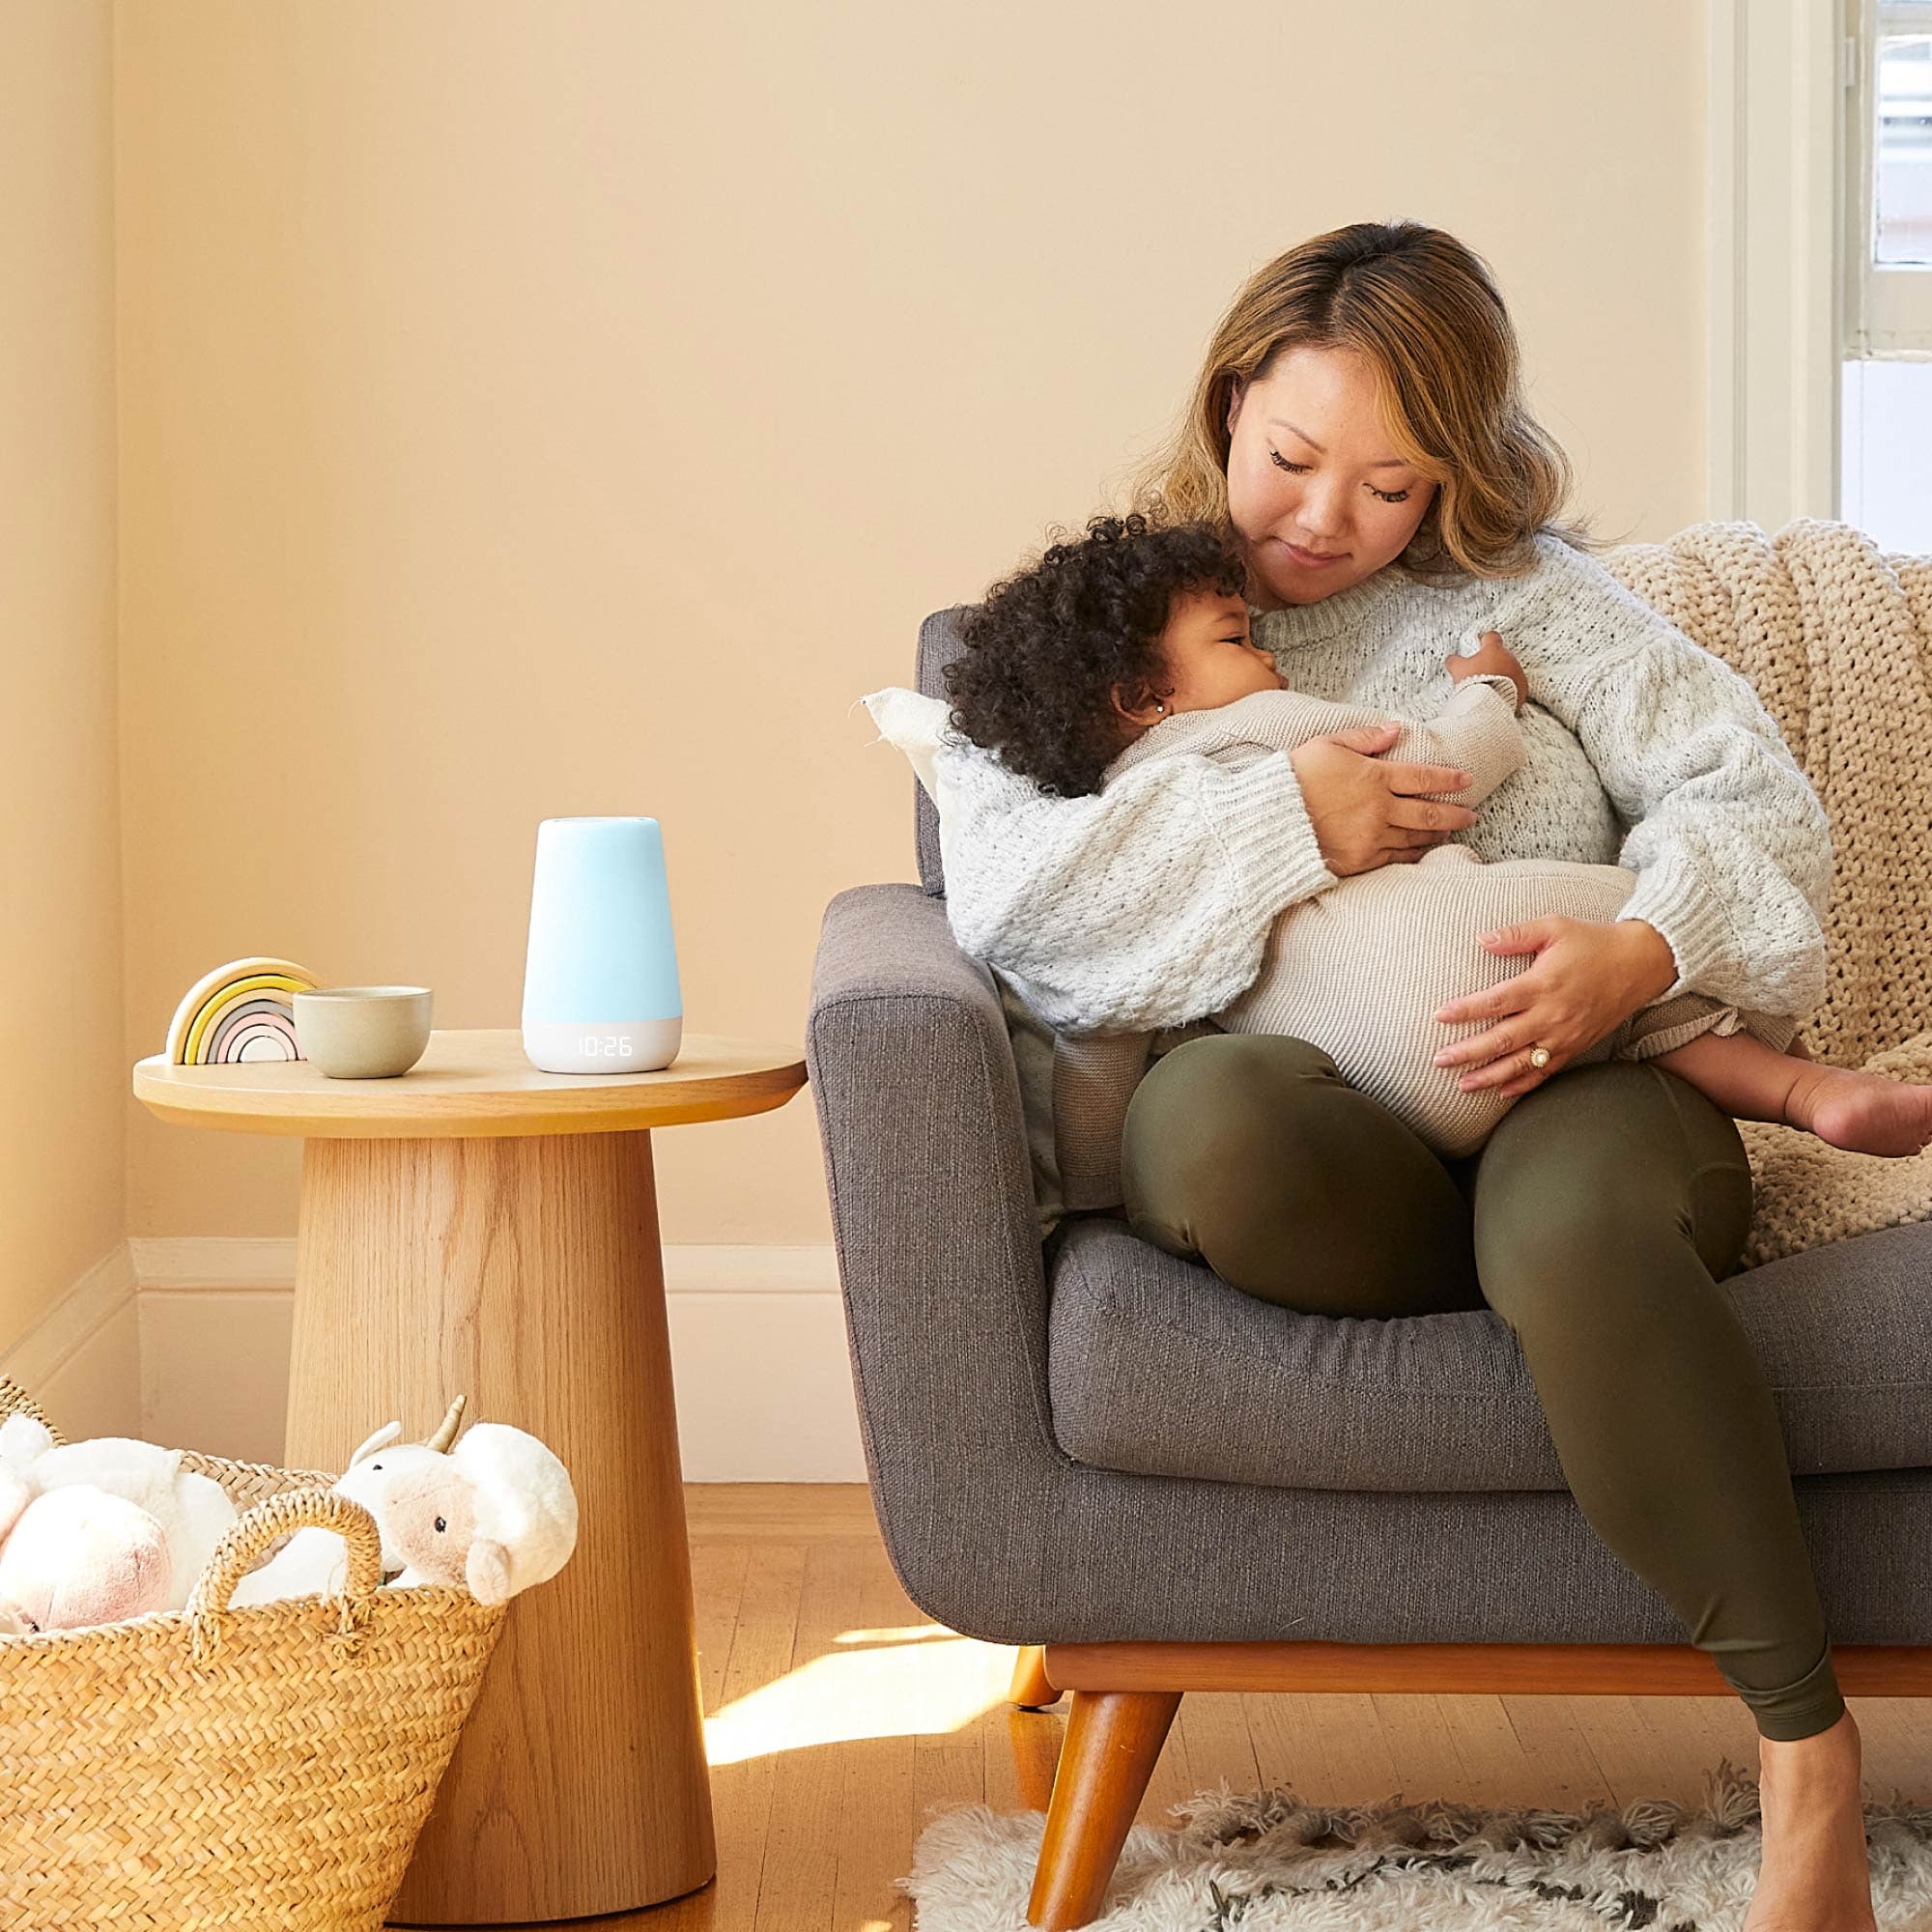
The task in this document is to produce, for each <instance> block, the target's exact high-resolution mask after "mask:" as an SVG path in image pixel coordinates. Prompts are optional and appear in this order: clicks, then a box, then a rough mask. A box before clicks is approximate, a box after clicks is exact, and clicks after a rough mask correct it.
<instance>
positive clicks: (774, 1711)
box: [704, 1624, 1015, 1765]
mask: <svg viewBox="0 0 1932 1932" xmlns="http://www.w3.org/2000/svg"><path fill="white" fill-rule="evenodd" d="M833 1641H834V1642H835V1643H836V1644H838V1645H840V1646H845V1647H842V1648H840V1649H838V1650H837V1651H834V1652H832V1653H831V1654H830V1655H828V1656H825V1657H815V1658H813V1659H812V1660H811V1662H809V1663H804V1664H801V1665H799V1667H798V1668H797V1669H795V1670H788V1671H786V1672H785V1673H784V1675H783V1676H782V1677H777V1678H774V1679H773V1680H772V1682H771V1683H769V1684H763V1685H760V1686H759V1687H758V1689H757V1690H753V1691H751V1692H749V1693H748V1694H747V1695H745V1696H743V1697H739V1698H737V1699H735V1700H734V1701H733V1702H731V1703H729V1704H725V1705H723V1706H721V1707H720V1708H719V1709H718V1710H717V1711H716V1712H715V1713H713V1715H712V1716H711V1717H709V1718H707V1719H705V1721H704V1754H705V1757H706V1758H707V1759H708V1760H709V1761H710V1762H711V1763H712V1764H713V1765H721V1764H741V1763H743V1762H744V1761H745V1760H746V1759H748V1758H755V1757H764V1756H767V1755H769V1754H771V1753H773V1752H777V1751H786V1750H798V1749H801V1748H803V1747H807V1746H810V1745H832V1744H845V1743H849V1742H850V1741H852V1740H854V1739H858V1738H896V1737H932V1736H936V1735H939V1734H941V1733H944V1732H950V1731H957V1730H960V1729H963V1728H964V1727H965V1726H966V1725H968V1724H970V1723H971V1722H972V1721H973V1720H974V1719H976V1718H978V1717H979V1716H980V1714H981V1713H982V1712H984V1711H987V1710H990V1709H991V1708H992V1706H993V1705H995V1704H998V1703H1001V1702H1003V1701H1004V1700H1005V1698H1006V1695H1007V1690H1008V1687H1009V1684H1010V1683H1011V1680H1012V1670H1013V1658H1014V1655H1015V1653H1014V1652H1013V1651H1012V1650H1011V1649H1009V1648H1008V1647H1006V1646H1004V1645H1001V1644H991V1643H980V1642H979V1641H978V1640H977V1639H975V1638H973V1637H965V1636H955V1635H954V1634H952V1632H951V1631H947V1630H944V1629H942V1628H940V1627H939V1626H938V1625H936V1624H923V1625H908V1626H903V1627H889V1628H885V1629H880V1630H851V1631H843V1632H840V1633H839V1634H838V1636H836V1637H835V1638H834V1639H833Z"/></svg>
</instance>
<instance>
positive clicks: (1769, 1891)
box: [1744, 1710, 1878, 1932]
mask: <svg viewBox="0 0 1932 1932" xmlns="http://www.w3.org/2000/svg"><path fill="white" fill-rule="evenodd" d="M1758 1759H1759V1764H1758V1801H1759V1806H1760V1809H1761V1811H1762V1813H1763V1817H1764V1853H1763V1858H1762V1860H1761V1861H1760V1863H1759V1866H1758V1875H1757V1889H1756V1890H1755V1891H1754V1892H1753V1893H1752V1895H1751V1903H1750V1910H1749V1912H1748V1913H1747V1914H1746V1915H1745V1923H1744V1932H1878V1919H1877V1918H1876V1917H1875V1915H1874V1914H1873V1912H1872V1902H1871V1869H1870V1866H1869V1864H1868V1863H1867V1861H1866V1860H1867V1852H1866V1845H1865V1828H1864V1808H1863V1806H1864V1801H1863V1797H1862V1795H1861V1786H1860V1771H1861V1765H1862V1754H1861V1741H1860V1738H1859V1727H1858V1725H1857V1724H1856V1723H1855V1722H1853V1720H1852V1714H1851V1712H1850V1711H1849V1710H1847V1711H1846V1713H1845V1715H1844V1716H1843V1717H1842V1718H1840V1719H1838V1721H1837V1722H1836V1723H1835V1724H1833V1726H1832V1727H1831V1728H1830V1729H1829V1730H1825V1731H1820V1732H1819V1733H1818V1734H1817V1735H1816V1736H1815V1737H1809V1738H1801V1739H1799V1740H1798V1741H1797V1742H1796V1743H1795V1744H1787V1743H1784V1742H1781V1741H1780V1740H1778V1739H1776V1738H1760V1739H1759V1740H1758Z"/></svg>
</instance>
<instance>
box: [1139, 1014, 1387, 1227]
mask: <svg viewBox="0 0 1932 1932" xmlns="http://www.w3.org/2000/svg"><path fill="white" fill-rule="evenodd" d="M1352 1091H1353V1090H1352V1089H1350V1088H1349V1087H1348V1086H1347V1085H1346V1084H1345V1083H1344V1082H1343V1080H1342V1077H1341V1074H1340V1072H1339V1071H1338V1070H1337V1068H1336V1065H1335V1063H1334V1061H1333V1060H1332V1059H1330V1057H1329V1056H1328V1055H1327V1054H1326V1053H1324V1052H1323V1051H1322V1050H1321V1048H1320V1047H1318V1046H1314V1045H1311V1044H1310V1043H1309V1042H1308V1041H1307V1040H1305V1039H1296V1038H1294V1037H1292V1036H1289V1035H1285V1034H1210V1035H1206V1036H1203V1037H1200V1038H1198V1039H1190V1040H1185V1041H1183V1042H1182V1043H1181V1044H1180V1045H1179V1046H1177V1047H1175V1048H1173V1049H1172V1050H1171V1051H1170V1052H1168V1053H1166V1054H1163V1055H1162V1056H1161V1058H1160V1059H1158V1060H1157V1061H1155V1062H1154V1064H1153V1065H1152V1066H1151V1067H1150V1068H1149V1069H1148V1071H1147V1073H1146V1074H1145V1075H1144V1076H1143V1077H1142V1080H1141V1082H1140V1085H1139V1086H1138V1087H1136V1088H1135V1089H1134V1094H1133V1098H1132V1100H1131V1101H1130V1102H1129V1103H1128V1106H1127V1112H1126V1119H1125V1122H1124V1125H1123V1127H1122V1147H1121V1165H1122V1177H1123V1179H1125V1181H1126V1186H1127V1198H1128V1202H1129V1205H1130V1206H1131V1204H1132V1202H1133V1200H1134V1198H1135V1195H1136V1193H1137V1192H1138V1193H1139V1194H1141V1195H1142V1196H1143V1197H1145V1196H1147V1195H1149V1194H1151V1193H1153V1192H1163V1193H1171V1192H1173V1191H1174V1190H1175V1189H1176V1188H1177V1187H1179V1188H1189V1187H1192V1186H1195V1185H1198V1184H1201V1183H1204V1182H1208V1181H1218V1182H1221V1183H1222V1191H1226V1188H1227V1186H1228V1185H1229V1184H1232V1185H1234V1186H1236V1187H1238V1186H1239V1185H1241V1184H1242V1182H1243V1181H1245V1180H1246V1179H1249V1178H1257V1179H1258V1178H1260V1176H1261V1175H1262V1174H1263V1173H1265V1174H1267V1175H1268V1176H1269V1178H1270V1179H1272V1180H1274V1181H1277V1182H1278V1181H1279V1180H1280V1179H1283V1178H1285V1177H1287V1178H1292V1177H1293V1174H1294V1173H1296V1172H1300V1171H1304V1169H1305V1165H1306V1163H1305V1161H1304V1160H1302V1159H1301V1158H1300V1155H1301V1153H1302V1151H1303V1149H1304V1147H1305V1145H1306V1143H1307V1142H1308V1141H1309V1140H1310V1139H1311V1138H1312V1137H1314V1136H1315V1135H1316V1134H1318V1133H1319V1131H1320V1126H1319V1122H1320V1120H1321V1115H1322V1113H1323V1111H1324V1105H1325V1104H1327V1103H1330V1102H1331V1101H1332V1096H1333V1095H1334V1094H1336V1093H1338V1092H1339V1093H1342V1094H1349V1093H1352ZM1358 1097H1360V1096H1358Z"/></svg>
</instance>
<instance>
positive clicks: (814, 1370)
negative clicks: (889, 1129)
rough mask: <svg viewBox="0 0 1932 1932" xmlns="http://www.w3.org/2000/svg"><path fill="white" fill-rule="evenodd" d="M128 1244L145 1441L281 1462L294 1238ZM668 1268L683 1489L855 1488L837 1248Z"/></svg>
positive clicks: (702, 1252)
mask: <svg viewBox="0 0 1932 1932" xmlns="http://www.w3.org/2000/svg"><path fill="white" fill-rule="evenodd" d="M127 1247H128V1275H129V1278H130V1280H131V1282H132V1283H133V1284H134V1285H135V1286H134V1292H133V1293H132V1294H131V1295H130V1299H131V1300H133V1301H136V1302H138V1307H139V1337H140V1433H141V1434H142V1435H145V1436H147V1437H148V1438H149V1439H150V1440H151V1441H156V1442H167V1443H170V1444H179V1445H181V1446H184V1447H192V1448H197V1449H205V1450H208V1451H210V1452H212V1453H213V1454H216V1455H222V1456H239V1457H244V1458H246V1459H247V1460H249V1461H252V1462H263V1463H273V1462H279V1461H280V1460H281V1454H282V1430H283V1424H284V1419H285V1416H286V1412H287V1397H288V1359H289V1331H290V1323H291V1318H292V1310H293V1302H294V1292H295V1276H296V1244H295V1241H294V1240H293V1239H292V1238H282V1239H246V1238H234V1237H223V1236H210V1237H206V1238H202V1237H186V1238H180V1239H156V1238H152V1237H145V1236H144V1237H136V1238H133V1239H130V1240H129V1241H128V1244H127ZM664 1267H665V1293H666V1301H667V1306H668V1310H669V1326H670V1351H671V1374H672V1378H673V1379H674V1381H675V1384H676V1388H677V1423H678V1430H677V1434H678V1451H679V1460H680V1462H681V1463H682V1465H683V1470H684V1479H685V1481H686V1482H688V1483H863V1482H864V1481H865V1480H866V1459H865V1451H864V1449H863V1447H862V1445H861V1441H860V1435H859V1413H858V1405H857V1402H856V1399H855V1397H854V1393H853V1388H852V1373H851V1362H850V1356H849V1353H848V1350H847V1347H846V1340H845V1314H844V1309H843V1307H842V1305H841V1303H840V1300H839V1293H838V1270H837V1266H836V1264H835V1262H834V1259H833V1252H832V1249H831V1248H830V1247H829V1246H809V1247H780V1246H742V1247H726V1246H709V1245H700V1244H693V1245H688V1246H682V1247H676V1246H668V1247H667V1248H666V1249H665V1251H664ZM750 1297H755V1299H754V1300H753V1299H751V1298H750ZM16 1379H19V1380H26V1378H24V1377H16ZM28 1385H29V1386H32V1384H31V1382H29V1384H28ZM388 1419H389V1418H388V1417H387V1416H381V1415H378V1416H371V1417H368V1418H367V1426H368V1428H369V1429H376V1428H378V1427H380V1426H381V1425H382V1424H383V1423H384V1422H386V1421H387V1420H388ZM499 1419H501V1420H505V1421H508V1420H511V1419H512V1418H509V1417H502V1418H499Z"/></svg>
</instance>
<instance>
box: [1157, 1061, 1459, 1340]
mask: <svg viewBox="0 0 1932 1932" xmlns="http://www.w3.org/2000/svg"><path fill="white" fill-rule="evenodd" d="M1122 1180H1123V1183H1124V1192H1125V1196H1126V1206H1127V1218H1128V1224H1129V1225H1130V1226H1131V1227H1132V1228H1133V1230H1134V1232H1135V1233H1136V1234H1138V1235H1140V1236H1142V1237H1143V1238H1144V1239H1146V1240H1149V1241H1151V1242H1152V1243H1153V1244H1154V1245H1155V1246H1157V1247H1161V1248H1165V1249H1166V1250H1167V1251H1168V1252H1169V1253H1171V1254H1179V1255H1183V1256H1187V1257H1189V1258H1198V1259H1202V1260H1205V1261H1207V1262H1208V1264H1209V1265H1210V1266H1211V1267H1213V1268H1214V1270H1215V1271H1216V1272H1217V1273H1218V1274H1220V1275H1221V1276H1222V1277H1223V1278H1224V1279H1225V1280H1227V1281H1229V1282H1231V1283H1233V1284H1234V1285H1235V1286H1236V1287H1237V1288H1242V1289H1245V1290H1247V1292H1249V1293H1257V1294H1261V1295H1263V1296H1264V1298H1266V1299H1268V1300H1275V1301H1281V1302H1284V1303H1287V1304H1289V1305H1293V1306H1297V1307H1301V1308H1304V1309H1307V1310H1308V1311H1309V1312H1321V1313H1343V1312H1347V1313H1393V1312H1398V1311H1403V1312H1406V1311H1408V1310H1409V1309H1411V1308H1420V1307H1424V1306H1445V1305H1446V1306H1452V1307H1480V1306H1481V1294H1480V1292H1479V1290H1478V1289H1477V1286H1476V1281H1475V1270H1474V1265H1473V1262H1472V1260H1471V1258H1470V1254H1469V1242H1468V1209H1467V1206H1466V1204H1465V1203H1464V1201H1463V1197H1462V1195H1461V1194H1460V1193H1459V1192H1458V1191H1457V1189H1456V1187H1455V1185H1454V1183H1453V1182H1452V1181H1451V1179H1450V1178H1449V1176H1448V1174H1447V1172H1446V1170H1445V1169H1444V1168H1443V1166H1442V1164H1441V1163H1440V1162H1439V1161H1438V1160H1437V1159H1436V1158H1435V1155H1434V1154H1433V1153H1431V1152H1430V1151H1429V1150H1428V1148H1427V1147H1425V1146H1424V1145H1423V1143H1422V1142H1421V1141H1419V1140H1418V1139H1416V1137H1415V1136H1414V1135H1413V1134H1412V1133H1410V1132H1409V1130H1408V1129H1407V1128H1406V1126H1404V1125H1403V1123H1402V1122H1400V1121H1398V1120H1397V1119H1396V1118H1395V1116H1394V1115H1393V1114H1391V1113H1390V1112H1389V1111H1388V1110H1387V1109H1386V1108H1385V1107H1383V1106H1382V1105H1381V1103H1380V1102H1379V1101H1378V1100H1375V1099H1373V1098H1372V1097H1371V1096H1370V1095H1368V1094H1362V1093H1360V1092H1358V1091H1357V1090H1356V1089H1354V1088H1352V1087H1350V1086H1349V1084H1348V1083H1347V1082H1346V1081H1345V1080H1343V1078H1342V1077H1341V1074H1340V1073H1339V1072H1338V1071H1337V1069H1336V1066H1335V1063H1334V1061H1333V1060H1332V1059H1331V1058H1330V1056H1329V1055H1328V1054H1327V1053H1325V1052H1324V1051H1322V1050H1321V1048H1320V1047H1317V1046H1314V1045H1311V1044H1310V1043H1309V1042H1308V1041H1306V1040H1302V1039H1297V1038H1294V1037H1291V1036H1286V1035H1280V1034H1224V1035H1211V1036H1208V1037H1203V1038H1199V1039H1194V1040H1189V1041H1187V1042H1185V1043H1184V1044H1183V1045H1181V1046H1179V1047H1176V1048H1175V1049H1174V1050H1173V1051H1172V1052H1171V1053H1169V1054H1167V1055H1165V1056H1164V1057H1163V1058H1162V1059H1161V1060H1159V1061H1157V1062H1156V1063H1155V1064H1154V1065H1153V1066H1152V1067H1151V1069H1150V1070H1149V1072H1148V1073H1147V1075H1146V1077H1145V1078H1144V1079H1143V1080H1142V1082H1141V1084H1140V1086H1139V1087H1138V1088H1137V1089H1136V1090H1135V1093H1134V1097H1133V1100H1132V1102H1131V1104H1130V1105H1129V1107H1128V1110H1127V1119H1126V1125H1125V1130H1124V1133H1123V1135H1122ZM1345 1301H1346V1303H1347V1305H1346V1306H1344V1305H1343V1304H1344V1302H1345Z"/></svg>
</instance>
